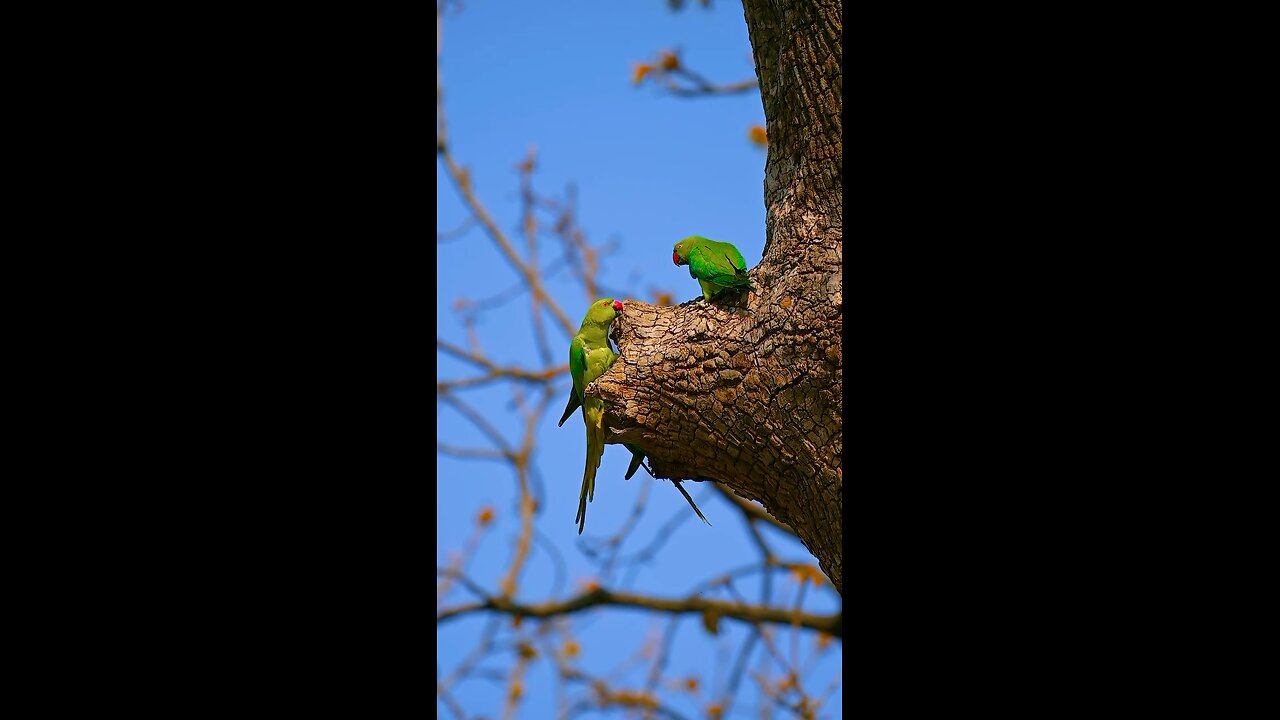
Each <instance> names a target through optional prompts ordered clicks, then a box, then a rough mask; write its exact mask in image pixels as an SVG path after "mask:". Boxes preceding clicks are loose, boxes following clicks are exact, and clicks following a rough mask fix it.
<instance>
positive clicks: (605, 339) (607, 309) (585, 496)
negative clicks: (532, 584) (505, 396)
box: [560, 298, 622, 535]
mask: <svg viewBox="0 0 1280 720" xmlns="http://www.w3.org/2000/svg"><path fill="white" fill-rule="evenodd" d="M621 311H622V303H621V302H618V301H617V300H614V299H613V298H601V299H599V300H596V301H595V302H593V303H591V307H590V309H588V310H587V316H586V317H584V318H583V319H582V326H581V327H579V328H578V334H577V335H574V336H573V338H572V339H570V340H569V374H570V375H572V376H573V391H572V395H571V396H570V398H569V405H568V406H567V407H566V408H565V413H564V417H562V418H560V424H561V425H563V424H564V421H565V420H566V419H567V418H568V417H569V416H570V415H571V414H573V411H574V409H575V407H574V405H575V403H577V404H580V405H581V406H582V420H583V422H584V423H586V426H587V464H586V468H585V469H584V470H583V471H582V490H581V492H580V493H579V495H578V515H577V517H575V518H574V522H576V523H578V534H579V535H581V534H582V529H583V528H584V527H585V526H586V524H587V502H588V501H592V500H595V495H596V469H598V468H599V467H600V457H601V456H602V455H604V401H603V400H601V399H600V398H591V397H587V396H586V392H587V386H588V385H590V384H591V383H593V382H595V381H596V379H597V378H599V377H600V376H601V375H604V373H605V371H606V370H608V369H609V366H610V365H612V364H613V361H614V360H617V359H618V353H616V352H614V351H613V348H611V347H609V324H610V323H612V322H613V319H614V318H615V317H617V314H618V313H619V312H621Z"/></svg>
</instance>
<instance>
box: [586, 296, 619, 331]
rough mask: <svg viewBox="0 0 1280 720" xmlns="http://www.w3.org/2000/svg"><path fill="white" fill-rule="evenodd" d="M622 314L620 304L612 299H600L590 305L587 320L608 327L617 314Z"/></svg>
mask: <svg viewBox="0 0 1280 720" xmlns="http://www.w3.org/2000/svg"><path fill="white" fill-rule="evenodd" d="M620 312H622V303H621V302H619V301H617V300H614V299H613V298H600V299H599V300H597V301H595V302H593V303H591V309H590V310H588V311H587V319H588V320H590V321H591V322H596V323H600V324H602V325H608V324H609V323H611V322H613V319H614V318H615V317H617V315H618V313H620Z"/></svg>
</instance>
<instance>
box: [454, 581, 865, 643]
mask: <svg viewBox="0 0 1280 720" xmlns="http://www.w3.org/2000/svg"><path fill="white" fill-rule="evenodd" d="M603 606H614V607H636V608H647V609H649V610H657V611H659V612H673V613H686V612H711V613H714V614H716V615H719V616H720V617H725V618H731V619H734V620H740V621H742V622H746V623H751V624H755V623H777V624H779V625H791V624H792V623H793V621H794V619H795V618H794V613H793V612H792V610H791V609H790V608H780V607H764V606H760V605H751V604H748V603H743V602H726V601H723V600H713V599H710V598H705V597H701V596H697V595H694V596H690V597H686V598H659V597H650V596H645V595H637V594H634V593H627V592H613V591H609V590H605V589H603V588H596V589H595V590H591V591H588V592H585V593H582V594H579V595H577V596H575V597H572V598H569V599H568V600H564V601H561V602H544V603H535V604H524V603H518V602H514V601H512V600H510V599H508V598H498V597H491V598H489V599H488V600H486V601H484V602H479V603H470V604H467V605H460V606H458V607H454V608H450V609H448V610H444V611H443V612H441V613H439V614H438V615H436V622H437V624H443V623H445V622H447V621H449V620H452V619H454V618H457V617H462V616H464V615H469V614H471V613H474V612H479V611H485V610H490V611H495V612H501V613H506V614H508V615H523V616H526V617H534V618H549V617H557V616H560V615H569V614H572V613H576V612H580V611H582V610H586V609H588V608H594V607H603ZM800 625H801V626H802V627H806V628H810V629H812V630H820V631H822V632H825V633H827V634H828V635H831V636H833V637H843V634H842V633H843V631H842V629H841V615H840V613H834V614H832V615H817V614H814V613H802V614H801V615H800Z"/></svg>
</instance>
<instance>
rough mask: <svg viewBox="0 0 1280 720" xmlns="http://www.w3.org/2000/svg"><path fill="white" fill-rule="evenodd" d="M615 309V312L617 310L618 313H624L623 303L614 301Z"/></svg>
mask: <svg viewBox="0 0 1280 720" xmlns="http://www.w3.org/2000/svg"><path fill="white" fill-rule="evenodd" d="M613 309H614V310H617V311H618V312H622V303H621V302H619V301H617V300H614V301H613Z"/></svg>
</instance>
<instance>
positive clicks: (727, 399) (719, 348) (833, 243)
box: [588, 0, 843, 594]
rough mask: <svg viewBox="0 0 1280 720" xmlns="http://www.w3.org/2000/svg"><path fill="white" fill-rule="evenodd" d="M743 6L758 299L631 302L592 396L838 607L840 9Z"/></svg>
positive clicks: (616, 432) (775, 3) (622, 431)
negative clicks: (813, 564)
mask: <svg viewBox="0 0 1280 720" xmlns="http://www.w3.org/2000/svg"><path fill="white" fill-rule="evenodd" d="M743 5H744V10H745V14H746V20H747V28H748V31H749V33H750V37H751V45H752V49H753V52H754V55H755V62H756V75H757V77H758V79H759V81H760V90H761V97H762V99H763V103H764V112H765V118H766V120H767V123H768V126H767V130H768V134H769V156H768V160H767V162H766V165H765V180H764V202H765V206H766V208H767V214H766V221H765V246H764V254H763V258H762V259H761V262H760V264H759V265H758V266H756V267H755V268H753V269H752V270H751V275H752V277H753V278H754V279H755V282H756V284H757V285H758V286H759V287H760V288H761V290H760V292H759V293H751V294H749V295H747V296H745V297H741V296H733V295H730V296H729V297H728V298H725V299H723V300H721V299H717V300H716V301H715V302H714V303H705V302H700V301H691V302H686V303H683V304H681V305H676V306H663V307H660V306H655V305H649V304H647V303H644V302H641V301H638V300H626V301H624V302H625V309H624V311H623V312H622V313H621V314H620V315H619V317H618V319H617V320H615V321H614V329H613V332H614V340H615V341H616V342H617V344H618V350H619V352H620V353H621V357H620V358H619V360H618V362H616V363H615V364H614V365H613V367H612V368H611V369H610V370H609V371H608V372H607V373H606V374H605V375H604V376H603V377H601V378H600V379H599V380H598V381H596V383H595V384H594V385H593V386H592V388H590V389H588V392H590V393H595V394H598V395H599V396H600V397H602V398H603V399H604V400H605V407H606V414H605V425H606V428H607V430H608V434H609V439H608V442H611V443H620V442H636V443H639V444H640V445H642V446H643V447H644V448H645V450H646V451H647V453H648V455H649V457H650V462H651V465H652V467H653V470H654V472H655V474H657V475H658V476H659V477H668V478H714V479H716V480H718V481H720V482H721V483H723V484H724V485H726V486H728V487H730V488H732V489H733V490H734V491H735V492H737V493H738V494H739V495H741V496H743V497H746V498H749V499H752V500H758V501H760V503H761V504H763V505H764V506H765V508H766V509H767V510H768V511H769V512H770V513H771V514H772V515H773V516H774V517H775V518H777V519H778V520H780V521H781V522H783V523H786V524H787V525H789V526H791V528H792V529H794V530H795V532H796V534H797V535H798V536H799V537H800V539H801V540H802V541H803V542H804V543H805V545H806V546H807V547H808V548H809V550H810V552H812V553H813V554H814V556H815V557H817V558H818V560H819V563H820V566H821V567H822V570H823V572H825V573H826V574H827V576H828V577H829V578H830V579H831V581H832V583H833V584H834V585H835V587H836V589H837V590H838V591H840V592H841V593H842V594H843V558H842V549H841V542H842V538H843V531H842V527H841V511H842V507H843V484H842V474H841V468H840V451H841V447H842V437H841V412H842V385H841V374H840V369H841V363H842V360H841V350H840V333H841V328H842V314H841V278H840V266H841V237H842V225H841V213H842V212H843V207H842V197H841V192H842V177H841V157H842V156H841V137H840V133H841V122H840V109H841V94H840V93H841V45H840V39H841V17H840V15H841V10H842V7H841V2H840V0H834V1H826V2H824V1H822V0H818V1H816V2H815V1H812V0H811V1H809V2H804V1H800V0H795V1H790V0H745V2H744V3H743ZM679 239H680V238H671V243H672V244H673V245H674V244H675V241H676V240H679ZM715 239H717V240H727V241H729V242H734V241H735V239H734V238H715ZM673 272H680V273H685V272H686V270H685V269H684V268H677V269H673ZM688 283H689V285H690V289H691V294H692V293H695V292H697V282H696V281H694V280H692V279H689V280H688Z"/></svg>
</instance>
